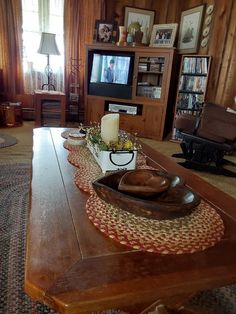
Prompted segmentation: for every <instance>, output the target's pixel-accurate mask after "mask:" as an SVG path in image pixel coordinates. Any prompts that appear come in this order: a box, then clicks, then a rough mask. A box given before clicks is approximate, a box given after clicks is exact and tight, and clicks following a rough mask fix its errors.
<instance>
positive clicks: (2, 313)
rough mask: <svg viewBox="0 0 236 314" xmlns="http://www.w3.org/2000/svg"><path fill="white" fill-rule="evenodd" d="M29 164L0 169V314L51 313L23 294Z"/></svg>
mask: <svg viewBox="0 0 236 314" xmlns="http://www.w3.org/2000/svg"><path fill="white" fill-rule="evenodd" d="M30 179H31V165H30V164H14V165H13V164H11V165H9V164H1V165H0V200H1V205H0V252H1V254H0V314H16V313H17V314H18V313H19V314H33V313H37V314H44V313H45V314H46V313H54V312H53V311H51V310H50V309H48V308H47V307H46V306H44V305H42V304H39V303H35V302H33V301H32V300H30V298H29V297H28V296H27V295H26V294H25V293H24V291H23V283H24V261H25V244H26V241H25V240H26V226H27V218H28V209H29V188H30Z"/></svg>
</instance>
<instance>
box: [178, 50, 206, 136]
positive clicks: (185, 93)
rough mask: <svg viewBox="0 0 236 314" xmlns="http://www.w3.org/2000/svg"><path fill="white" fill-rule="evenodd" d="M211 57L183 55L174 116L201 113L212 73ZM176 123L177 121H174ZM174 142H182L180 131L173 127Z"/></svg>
mask: <svg viewBox="0 0 236 314" xmlns="http://www.w3.org/2000/svg"><path fill="white" fill-rule="evenodd" d="M210 65H211V56H208V55H183V56H182V59H181V66H180V73H179V83H178V90H177V94H176V102H175V113H174V116H175V117H176V116H177V115H180V114H191V115H195V116H198V115H200V113H201V109H202V106H203V103H204V101H205V95H206V91H207V83H208V78H209V73H210ZM174 121H175V119H174ZM172 140H177V141H179V140H181V135H180V134H179V130H178V129H176V128H175V127H174V125H173V132H172Z"/></svg>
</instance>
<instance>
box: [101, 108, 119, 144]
mask: <svg viewBox="0 0 236 314" xmlns="http://www.w3.org/2000/svg"><path fill="white" fill-rule="evenodd" d="M119 120H120V115H119V114H118V113H110V114H106V115H105V116H103V117H102V119H101V137H102V140H103V141H104V142H105V143H106V144H109V143H110V142H118V133H119Z"/></svg>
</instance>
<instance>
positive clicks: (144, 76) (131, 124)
mask: <svg viewBox="0 0 236 314" xmlns="http://www.w3.org/2000/svg"><path fill="white" fill-rule="evenodd" d="M174 56H175V49H174V48H150V47H145V46H142V47H117V46H114V45H109V44H108V45H102V44H92V45H88V46H87V62H86V84H85V117H86V123H93V122H100V120H101V117H102V116H103V115H104V114H106V113H112V112H119V113H120V128H122V129H124V130H126V131H128V132H132V133H137V135H138V136H141V137H147V138H152V139H156V140H162V139H163V137H164V136H165V135H166V134H167V133H168V132H170V131H171V128H172V120H171V121H168V120H169V119H172V118H173V117H172V116H171V114H173V103H174V102H173V99H172V96H173V93H170V86H171V75H172V69H173V66H174V60H175V58H174ZM125 58H127V59H125ZM112 59H113V62H114V64H115V65H114V69H113V71H114V77H115V78H116V81H113V82H110V83H109V82H106V81H105V78H104V76H103V75H104V74H103V73H104V70H105V69H106V68H107V67H108V66H109V62H110V60H112ZM170 113H171V114H170ZM167 125H169V129H168V128H166V126H167Z"/></svg>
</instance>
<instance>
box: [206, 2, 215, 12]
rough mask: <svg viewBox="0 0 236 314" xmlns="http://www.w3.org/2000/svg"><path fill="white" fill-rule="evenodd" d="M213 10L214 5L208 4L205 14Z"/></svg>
mask: <svg viewBox="0 0 236 314" xmlns="http://www.w3.org/2000/svg"><path fill="white" fill-rule="evenodd" d="M213 10H214V5H213V4H210V5H209V6H208V7H207V9H206V14H211V13H212V12H213Z"/></svg>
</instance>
